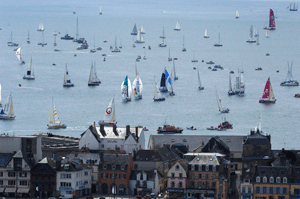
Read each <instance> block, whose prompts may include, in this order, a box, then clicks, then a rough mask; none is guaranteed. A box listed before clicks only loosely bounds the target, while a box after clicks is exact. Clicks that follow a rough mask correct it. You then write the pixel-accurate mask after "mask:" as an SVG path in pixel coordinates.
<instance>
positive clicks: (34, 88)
mask: <svg viewBox="0 0 300 199" xmlns="http://www.w3.org/2000/svg"><path fill="white" fill-rule="evenodd" d="M19 88H25V89H33V90H40V91H42V90H44V89H42V88H36V87H23V86H19Z"/></svg>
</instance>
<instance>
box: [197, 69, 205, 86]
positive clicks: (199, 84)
mask: <svg viewBox="0 0 300 199" xmlns="http://www.w3.org/2000/svg"><path fill="white" fill-rule="evenodd" d="M197 70H198V89H199V90H204V87H203V86H202V84H201V81H200V73H199V67H197Z"/></svg>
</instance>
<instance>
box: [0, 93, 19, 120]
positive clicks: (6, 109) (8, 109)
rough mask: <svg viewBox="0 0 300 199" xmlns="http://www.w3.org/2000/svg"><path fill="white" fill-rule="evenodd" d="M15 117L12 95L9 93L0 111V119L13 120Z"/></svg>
mask: <svg viewBox="0 0 300 199" xmlns="http://www.w3.org/2000/svg"><path fill="white" fill-rule="evenodd" d="M15 118H16V116H15V113H14V106H13V101H12V96H11V95H9V96H8V98H7V100H6V102H5V104H4V106H3V107H2V109H1V111H0V120H14V119H15Z"/></svg>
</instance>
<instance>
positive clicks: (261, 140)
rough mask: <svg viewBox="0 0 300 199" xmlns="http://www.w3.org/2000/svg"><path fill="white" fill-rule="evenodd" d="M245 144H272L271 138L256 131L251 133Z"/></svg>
mask: <svg viewBox="0 0 300 199" xmlns="http://www.w3.org/2000/svg"><path fill="white" fill-rule="evenodd" d="M245 144H251V145H271V143H270V141H269V139H268V138H267V137H266V136H265V135H262V134H261V133H255V134H254V135H249V136H248V137H247V140H246V142H245Z"/></svg>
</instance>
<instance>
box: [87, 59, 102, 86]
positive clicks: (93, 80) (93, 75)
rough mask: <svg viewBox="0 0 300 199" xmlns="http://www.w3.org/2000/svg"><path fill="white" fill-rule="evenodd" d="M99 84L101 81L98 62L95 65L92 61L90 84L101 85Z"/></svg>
mask: <svg viewBox="0 0 300 199" xmlns="http://www.w3.org/2000/svg"><path fill="white" fill-rule="evenodd" d="M99 84H101V81H100V80H99V79H98V77H97V73H96V63H95V66H94V64H93V62H92V65H91V70H90V76H89V82H88V86H99Z"/></svg>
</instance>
